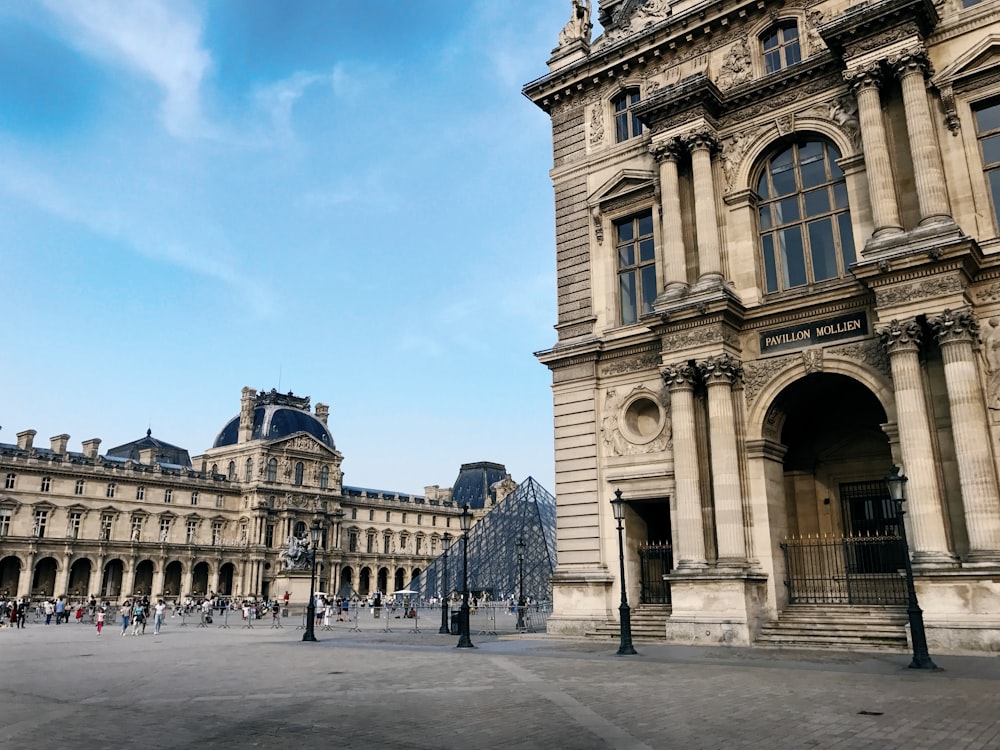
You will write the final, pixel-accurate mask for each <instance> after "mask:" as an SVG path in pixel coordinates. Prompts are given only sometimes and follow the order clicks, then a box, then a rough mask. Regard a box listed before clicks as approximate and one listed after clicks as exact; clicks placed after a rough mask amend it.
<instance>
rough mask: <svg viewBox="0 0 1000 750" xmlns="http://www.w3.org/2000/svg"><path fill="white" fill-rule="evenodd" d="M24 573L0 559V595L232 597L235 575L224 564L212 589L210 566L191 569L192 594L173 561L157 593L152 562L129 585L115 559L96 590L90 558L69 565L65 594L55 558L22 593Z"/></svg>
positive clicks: (14, 562)
mask: <svg viewBox="0 0 1000 750" xmlns="http://www.w3.org/2000/svg"><path fill="white" fill-rule="evenodd" d="M22 569H23V563H22V562H21V559H20V558H18V557H16V556H14V555H9V556H7V557H4V558H3V559H0V593H3V594H5V595H8V596H25V595H29V594H30V595H31V596H32V597H45V598H48V597H54V596H62V595H69V596H73V597H77V596H79V597H84V596H91V595H93V596H100V597H103V598H106V599H115V598H118V597H120V596H122V595H129V594H133V593H135V594H138V593H142V594H148V595H154V594H155V595H157V596H160V595H162V596H166V597H176V596H181V595H187V594H192V595H199V594H207V593H209V592H210V591H215V592H216V593H219V594H222V595H224V596H228V595H231V594H232V591H233V578H234V576H235V572H236V567H235V565H233V563H230V562H227V563H223V564H222V565H221V566H220V567H219V570H218V579H217V585H213V584H212V582H211V578H212V567H211V565H209V563H207V562H205V561H202V562H199V563H196V564H195V565H194V566H193V567H192V569H191V590H190V591H184V590H183V588H184V583H183V581H184V572H185V571H184V564H183V563H182V562H180V561H179V560H173V561H171V562H169V563H167V565H166V566H165V567H164V568H163V586H162V591H155V592H154V586H155V585H156V584H155V583H154V581H155V576H156V573H157V572H158V571H157V568H156V564H155V563H154V562H153V561H152V560H148V559H147V560H142V561H141V562H139V563H138V564H137V565H136V566H135V570H134V571H133V572H132V576H131V580H130V581H129V580H126V578H127V575H126V570H127V569H126V565H125V562H124V561H123V560H121V559H119V558H115V559H113V560H109V561H108V562H106V563H105V565H104V569H103V570H102V571H101V577H100V583H99V584H98V588H97V589H96V590H94V589H93V584H92V582H93V581H94V576H93V574H94V569H95V564H94V562H93V561H92V560H90V559H89V558H87V557H81V558H79V559H77V560H75V561H74V562H73V563H72V565H70V568H69V573H68V577H67V579H66V586H65V590H63V591H56V580H57V574H58V573H59V563H58V562H57V560H56V559H55V558H54V557H43V558H41V559H39V560H38V561H37V562H36V563H35V566H34V569H33V570H32V573H31V583H30V589H29V590H28V591H19V587H20V580H21V572H22Z"/></svg>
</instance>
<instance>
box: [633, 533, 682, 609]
mask: <svg viewBox="0 0 1000 750" xmlns="http://www.w3.org/2000/svg"><path fill="white" fill-rule="evenodd" d="M639 561H640V564H641V576H640V578H641V580H640V587H639V603H640V604H670V583H669V582H668V581H664V580H663V576H664V575H666V574H667V573H669V572H670V569H671V568H673V566H674V553H673V550H672V549H671V548H670V545H669V544H644V545H642V546H640V547H639Z"/></svg>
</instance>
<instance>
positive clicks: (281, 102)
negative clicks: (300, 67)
mask: <svg viewBox="0 0 1000 750" xmlns="http://www.w3.org/2000/svg"><path fill="white" fill-rule="evenodd" d="M331 79H332V76H326V75H321V74H319V73H310V72H307V71H298V72H296V73H294V74H293V75H291V76H290V77H288V78H284V79H282V80H280V81H277V82H276V83H272V84H270V85H267V86H261V87H259V88H258V89H257V90H256V91H255V92H254V97H253V98H254V101H255V102H256V104H257V107H258V109H260V110H261V111H262V112H263V113H264V115H265V116H266V117H267V119H268V120H269V122H270V125H271V128H272V130H273V133H274V134H275V135H276V136H277V137H278V138H279V139H281V140H285V141H289V140H291V139H292V138H293V137H294V130H293V128H292V109H293V107H294V106H295V103H296V102H297V101H298V100H299V99H301V98H302V95H303V94H305V92H306V89H308V88H309V87H310V86H312V85H313V84H317V83H323V82H325V81H329V80H331Z"/></svg>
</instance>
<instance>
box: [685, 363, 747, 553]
mask: <svg viewBox="0 0 1000 750" xmlns="http://www.w3.org/2000/svg"><path fill="white" fill-rule="evenodd" d="M698 369H699V371H700V372H701V376H702V379H703V380H704V381H705V384H706V386H707V387H708V434H709V446H710V450H711V464H712V494H713V495H714V498H715V535H716V540H717V544H718V566H719V567H722V568H745V567H746V564H747V548H746V531H745V529H744V522H743V492H742V487H741V483H740V468H739V452H738V450H737V445H736V432H737V430H736V414H735V410H734V409H733V384H734V383H735V382H736V381H738V380H740V379H741V378H742V377H743V367H742V365H741V363H740V361H739V360H737V359H736V358H734V357H731V356H730V355H728V354H720V355H718V356H715V357H709V358H708V359H706V360H704V361H703V362H699V363H698ZM674 442H675V444H676V442H677V441H676V440H675V441H674Z"/></svg>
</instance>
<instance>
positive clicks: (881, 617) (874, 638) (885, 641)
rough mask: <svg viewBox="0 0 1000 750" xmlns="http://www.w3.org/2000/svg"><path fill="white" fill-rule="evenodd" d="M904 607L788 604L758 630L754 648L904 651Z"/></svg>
mask: <svg viewBox="0 0 1000 750" xmlns="http://www.w3.org/2000/svg"><path fill="white" fill-rule="evenodd" d="M906 623H907V615H906V607H902V606H896V607H888V606H878V605H866V606H859V605H821V604H790V605H789V606H788V607H787V608H786V609H785V610H784V611H783V612H782V613H781V615H780V616H779V617H778V619H777V620H774V621H772V622H769V623H767V624H766V625H764V627H763V628H761V631H760V634H759V635H758V636H757V640H756V641H754V645H755V646H764V647H771V648H816V649H843V650H854V651H900V650H901V651H905V650H907V642H906Z"/></svg>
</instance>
